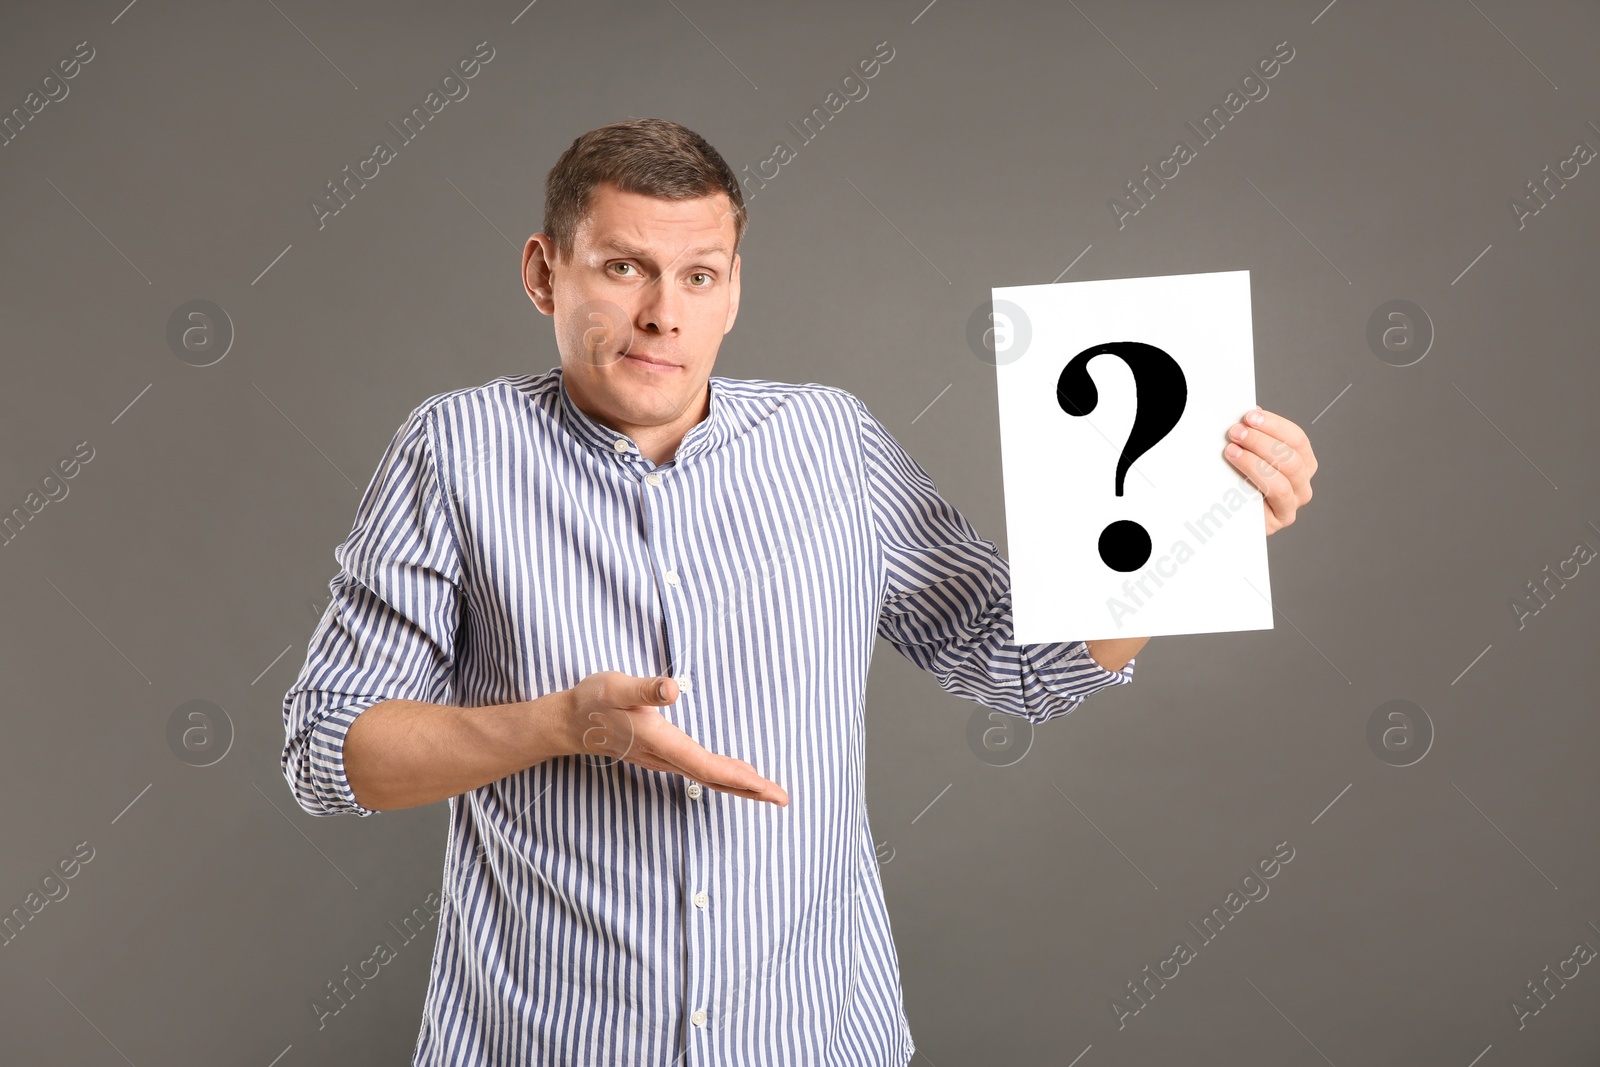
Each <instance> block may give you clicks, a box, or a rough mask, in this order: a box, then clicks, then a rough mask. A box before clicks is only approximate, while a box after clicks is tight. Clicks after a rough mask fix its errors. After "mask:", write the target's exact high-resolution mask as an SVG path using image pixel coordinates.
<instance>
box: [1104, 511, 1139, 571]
mask: <svg viewBox="0 0 1600 1067" xmlns="http://www.w3.org/2000/svg"><path fill="white" fill-rule="evenodd" d="M1100 558H1101V560H1103V561H1104V562H1105V565H1106V566H1107V567H1110V568H1111V569H1112V570H1114V571H1124V572H1126V571H1136V570H1138V569H1139V568H1140V567H1143V566H1144V565H1145V561H1146V560H1148V559H1149V558H1150V535H1149V534H1148V533H1147V532H1146V531H1145V528H1144V527H1143V526H1140V525H1139V524H1138V523H1136V522H1130V521H1129V520H1127V519H1119V520H1118V521H1116V522H1114V523H1112V524H1111V525H1110V526H1107V527H1106V528H1105V529H1104V530H1101V531H1100Z"/></svg>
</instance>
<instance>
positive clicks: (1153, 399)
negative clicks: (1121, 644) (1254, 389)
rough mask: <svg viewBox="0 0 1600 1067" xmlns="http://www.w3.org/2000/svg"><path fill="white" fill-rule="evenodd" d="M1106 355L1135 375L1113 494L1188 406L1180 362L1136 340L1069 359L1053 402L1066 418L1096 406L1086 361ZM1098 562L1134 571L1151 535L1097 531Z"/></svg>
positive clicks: (1120, 528)
mask: <svg viewBox="0 0 1600 1067" xmlns="http://www.w3.org/2000/svg"><path fill="white" fill-rule="evenodd" d="M1101 354H1105V355H1111V356H1117V357H1118V358H1120V359H1121V360H1122V361H1123V362H1124V363H1126V364H1127V365H1128V369H1129V370H1131V371H1133V384H1134V389H1135V393H1134V415H1133V429H1132V430H1130V431H1128V441H1127V443H1126V444H1124V445H1123V446H1122V452H1121V454H1120V455H1118V456H1117V495H1118V496H1121V495H1122V482H1123V477H1124V476H1125V475H1126V474H1127V473H1128V468H1129V467H1131V466H1133V462H1134V460H1136V459H1138V458H1139V457H1140V456H1142V455H1144V454H1145V453H1146V452H1148V451H1150V449H1152V448H1154V447H1155V445H1156V442H1158V441H1160V440H1161V439H1162V438H1163V437H1165V436H1167V434H1169V433H1171V432H1172V428H1173V427H1174V426H1176V425H1178V419H1180V418H1181V417H1182V416H1183V409H1184V406H1185V405H1186V404H1187V403H1188V402H1189V380H1188V379H1187V378H1185V377H1184V376H1183V368H1182V367H1180V366H1178V361H1177V360H1175V359H1173V358H1172V357H1171V356H1169V355H1167V354H1166V353H1165V352H1163V351H1162V350H1161V349H1159V348H1157V347H1156V346H1155V345H1147V344H1144V343H1142V342H1139V341H1110V342H1107V343H1106V344H1103V345H1095V346H1094V347H1092V348H1085V349H1084V350H1083V351H1082V352H1079V353H1078V354H1077V355H1075V356H1073V357H1072V361H1071V362H1070V363H1068V364H1067V365H1066V366H1065V367H1063V368H1062V370H1061V377H1060V378H1058V379H1057V380H1056V403H1058V404H1060V405H1061V410H1062V411H1065V412H1066V413H1067V414H1068V415H1087V414H1089V412H1091V411H1093V410H1094V408H1095V405H1096V404H1098V403H1099V402H1100V393H1099V390H1097V389H1095V387H1094V379H1093V378H1091V377H1089V360H1091V359H1093V358H1094V357H1095V356H1098V355H1101ZM1100 558H1101V559H1102V560H1103V561H1105V565H1106V566H1108V567H1110V568H1111V569H1112V570H1114V571H1132V570H1138V569H1139V568H1140V567H1142V566H1144V564H1145V561H1146V560H1148V559H1149V558H1150V534H1149V533H1148V532H1147V531H1146V530H1145V528H1144V527H1143V526H1140V525H1139V524H1138V523H1136V522H1131V521H1129V520H1127V519H1119V520H1118V521H1116V522H1114V523H1112V524H1111V525H1110V526H1107V527H1106V528H1105V529H1104V530H1102V531H1100Z"/></svg>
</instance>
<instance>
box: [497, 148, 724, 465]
mask: <svg viewBox="0 0 1600 1067" xmlns="http://www.w3.org/2000/svg"><path fill="white" fill-rule="evenodd" d="M544 211H545V213H544V230H543V232H541V233H536V234H534V235H533V236H532V237H530V238H529V239H528V243H527V245H526V246H525V247H524V249H523V255H522V276H523V284H524V287H525V288H526V289H527V292H528V296H529V297H530V298H531V299H532V300H533V303H534V305H535V306H536V307H538V309H539V310H540V311H541V312H543V313H544V314H546V315H552V316H554V318H555V330H556V345H557V347H558V348H559V349H560V352H561V366H562V377H563V379H564V380H565V382H566V385H567V389H568V391H569V392H570V393H571V394H572V397H573V400H574V401H575V402H576V403H577V404H578V406H579V407H580V408H582V409H583V410H584V411H586V412H587V413H589V414H590V415H591V416H592V417H594V418H595V419H597V420H598V421H600V422H602V423H604V424H606V425H609V426H611V427H613V428H614V429H618V430H621V431H623V432H625V433H630V434H634V435H635V436H644V437H650V438H652V439H657V438H667V439H670V441H671V443H672V446H673V447H674V448H675V447H676V442H677V440H678V439H680V438H681V437H682V435H683V433H684V432H686V431H687V430H688V429H689V428H690V427H692V426H693V425H694V424H695V423H696V422H699V421H700V419H702V418H703V417H704V416H705V413H706V406H705V405H706V402H707V394H706V381H707V379H708V378H709V377H710V375H711V368H712V366H713V364H714V363H715V362H716V358H717V349H718V348H719V347H721V344H722V338H723V335H724V334H726V333H727V332H728V331H729V330H731V329H732V328H733V320H734V317H735V316H736V315H737V314H738V311H739V255H738V249H739V241H740V239H741V238H742V237H743V236H744V229H745V223H746V214H745V208H744V198H743V196H742V195H741V193H740V191H739V184H738V181H737V180H736V179H735V177H734V175H733V172H732V170H730V169H729V167H728V165H727V163H726V162H724V161H723V158H722V156H721V155H719V154H718V153H717V151H716V149H714V148H712V147H711V145H709V144H708V143H706V141H705V139H704V138H702V137H700V136H699V135H698V134H696V133H694V132H693V131H691V130H687V129H685V128H684V127H682V126H680V125H678V124H677V123H675V122H669V121H666V120H664V119H633V120H630V121H627V122H616V123H612V124H610V125H608V126H602V127H600V128H599V129H595V130H590V131H589V132H588V133H585V134H583V135H582V136H581V137H579V138H577V139H576V140H575V141H573V142H572V145H571V147H569V148H568V149H567V150H566V152H564V153H563V154H562V156H561V158H560V159H559V160H557V161H556V165H555V166H554V167H552V168H551V170H550V173H549V175H548V176H547V178H546V179H545V208H544ZM648 361H656V363H655V365H652V363H651V362H648ZM642 444H643V442H642V441H641V445H642Z"/></svg>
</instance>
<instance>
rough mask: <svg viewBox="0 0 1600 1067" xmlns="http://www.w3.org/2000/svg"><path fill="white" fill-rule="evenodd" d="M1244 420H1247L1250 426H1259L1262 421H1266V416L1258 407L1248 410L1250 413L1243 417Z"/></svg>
mask: <svg viewBox="0 0 1600 1067" xmlns="http://www.w3.org/2000/svg"><path fill="white" fill-rule="evenodd" d="M1244 421H1245V422H1248V423H1249V424H1250V425H1251V426H1260V425H1261V424H1262V423H1263V422H1264V421H1266V416H1265V415H1263V414H1261V409H1260V408H1257V409H1256V410H1254V411H1252V412H1250V414H1248V415H1246V416H1245V417H1244Z"/></svg>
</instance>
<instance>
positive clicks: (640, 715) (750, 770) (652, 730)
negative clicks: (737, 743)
mask: <svg viewBox="0 0 1600 1067" xmlns="http://www.w3.org/2000/svg"><path fill="white" fill-rule="evenodd" d="M610 683H611V684H610V685H609V686H608V687H607V690H606V697H607V702H608V703H610V704H611V705H612V706H613V707H615V708H616V709H617V710H616V712H614V713H611V712H608V713H605V714H602V713H600V712H597V711H596V712H591V713H590V718H592V719H594V720H596V722H597V723H599V724H600V725H597V726H595V727H591V731H590V732H591V733H593V734H594V735H595V736H594V737H590V736H589V734H586V735H585V738H584V740H585V748H586V749H587V750H589V751H595V752H601V751H603V752H605V753H606V754H607V755H609V756H611V757H613V758H620V759H624V760H627V761H628V762H629V763H636V764H638V765H639V766H641V767H645V768H647V769H649V770H653V771H663V772H666V773H669V774H680V775H683V776H684V777H685V778H692V779H694V780H696V781H698V782H701V783H702V784H704V785H705V786H707V787H708V788H711V789H716V790H719V791H721V792H724V793H732V794H734V795H735V796H741V797H746V798H748V799H750V800H764V801H767V802H769V803H773V804H777V805H778V806H779V807H786V806H787V805H788V803H789V794H788V793H787V792H785V791H784V790H783V788H782V787H781V786H779V785H778V784H777V783H775V782H771V781H768V780H767V779H765V778H763V777H762V776H761V775H760V774H759V773H757V772H756V769H755V768H754V767H752V766H751V765H750V764H748V763H746V762H745V761H744V760H739V759H734V758H732V757H731V756H721V755H717V754H716V753H713V752H709V751H707V750H706V749H705V748H703V747H701V746H700V745H699V744H698V743H697V742H696V741H695V740H694V738H692V737H690V736H689V735H688V734H686V733H684V732H683V731H682V730H681V729H679V728H678V727H677V725H675V724H674V723H672V722H671V721H670V720H668V719H667V718H666V717H665V716H663V715H662V714H661V713H660V712H656V713H655V714H649V713H647V712H644V711H630V710H629V709H635V708H638V709H642V708H657V707H662V706H665V705H668V704H672V703H674V702H675V701H676V700H677V699H678V697H679V695H680V694H679V692H678V683H677V680H676V679H674V678H671V677H666V676H662V677H654V678H637V677H632V676H629V675H624V674H617V675H615V676H614V677H613V678H611V679H610ZM613 722H615V723H617V725H618V726H620V727H622V728H623V729H625V731H626V732H627V734H628V736H627V738H626V744H623V743H622V739H621V738H619V737H617V736H616V733H617V730H616V729H615V728H608V725H607V724H610V723H613ZM619 750H620V751H619Z"/></svg>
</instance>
